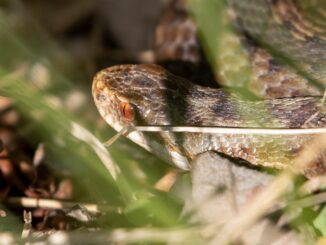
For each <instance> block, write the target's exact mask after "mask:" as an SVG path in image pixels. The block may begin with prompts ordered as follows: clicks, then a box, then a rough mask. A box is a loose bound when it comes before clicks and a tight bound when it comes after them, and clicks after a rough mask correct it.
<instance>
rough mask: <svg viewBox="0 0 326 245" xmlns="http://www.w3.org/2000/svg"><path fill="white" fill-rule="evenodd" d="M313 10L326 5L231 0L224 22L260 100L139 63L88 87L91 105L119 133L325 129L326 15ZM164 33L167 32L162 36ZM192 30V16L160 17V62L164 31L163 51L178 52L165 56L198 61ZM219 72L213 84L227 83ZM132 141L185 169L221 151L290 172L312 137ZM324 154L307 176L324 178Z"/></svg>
mask: <svg viewBox="0 0 326 245" xmlns="http://www.w3.org/2000/svg"><path fill="white" fill-rule="evenodd" d="M316 2H317V3H318V4H319V5H320V6H324V4H323V3H322V1H311V5H309V3H308V2H307V1H303V0H302V1H301V0H286V1H280V0H273V1H272V0H242V1H237V0H228V1H227V4H228V12H229V15H228V16H231V17H230V19H231V21H232V24H233V25H234V26H236V27H235V28H236V30H237V32H238V33H239V38H238V39H237V40H240V41H239V42H238V43H240V44H241V45H242V46H241V48H242V50H244V53H245V55H247V57H248V63H249V66H250V69H251V80H250V81H249V83H248V84H249V86H248V87H249V89H251V91H252V92H253V93H255V94H256V95H257V96H260V97H264V99H254V100H248V99H243V98H241V97H239V96H238V95H237V94H236V93H233V92H232V89H221V88H212V87H207V86H202V85H197V84H194V83H192V82H190V81H189V80H187V79H185V78H183V77H180V76H176V75H173V74H172V73H170V72H169V71H167V70H165V69H164V68H163V67H161V66H158V65H151V64H139V65H118V66H113V67H110V68H107V69H104V70H102V71H100V72H98V73H97V74H96V75H95V77H94V80H93V86H92V93H93V97H94V101H95V104H96V106H97V108H98V110H99V112H100V114H101V116H102V117H103V118H104V119H105V120H106V122H107V123H108V124H109V125H110V126H111V127H113V128H114V129H115V130H116V131H121V130H122V129H124V128H126V126H128V125H129V126H130V125H131V126H196V127H228V128H234V129H237V128H250V129H252V128H254V129H255V128H257V129H259V128H269V129H270V128H272V129H300V128H325V127H326V109H325V108H324V107H323V106H322V105H321V97H320V95H321V92H322V91H323V88H324V86H325V83H326V52H325V48H326V35H325V34H326V26H325V24H324V23H326V22H323V21H322V20H325V19H326V14H325V13H326V12H325V9H322V8H316V6H314V5H313V4H315V3H316ZM173 6H174V9H173V10H172V11H175V13H178V12H182V13H185V12H184V9H183V8H184V7H183V5H180V2H179V1H177V2H176V3H174V4H173ZM310 10H312V11H310ZM309 11H310V12H309ZM317 17H318V18H317ZM177 24H178V25H177ZM180 24H181V25H180ZM166 25H172V27H170V29H164V26H166ZM180 26H181V27H180ZM171 28H172V29H171ZM179 28H180V29H179ZM171 30H172V32H173V33H172V34H171ZM182 31H185V32H182ZM196 32H197V27H196V25H195V23H194V21H193V20H192V19H190V17H188V16H186V15H184V16H182V17H181V18H179V19H177V21H176V20H175V19H173V18H172V19H171V17H170V14H169V13H167V14H165V15H163V18H162V21H161V22H160V24H159V26H158V29H157V35H156V44H157V45H156V47H155V50H156V53H157V57H158V60H159V59H160V57H161V58H162V57H163V58H164V52H162V50H166V48H162V47H164V45H165V43H164V42H165V41H164V40H162V39H160V38H161V37H162V35H163V34H167V33H170V34H171V35H170V39H169V40H168V43H169V44H173V45H174V46H172V48H170V49H169V48H168V50H170V51H169V52H170V53H169V52H168V53H167V57H168V58H174V57H173V56H174V55H175V54H176V53H177V56H178V57H182V59H183V60H186V61H191V62H198V61H200V60H201V59H202V57H201V55H202V51H201V48H200V46H199V45H198V43H197V38H196V37H194V36H193V34H195V33H196ZM190 34H191V35H190ZM232 38H233V37H232ZM165 47H169V46H168V45H165ZM170 47H171V46H170ZM189 51H191V52H190V55H187V53H189ZM162 54H163V56H162ZM163 58H162V59H163ZM165 58H166V57H165ZM222 60H223V59H222ZM231 67H232V64H231ZM223 74H225V72H224V73H223V71H221V70H219V71H218V72H217V73H216V76H217V78H218V80H219V81H221V82H223V83H224V84H227V83H228V82H229V81H228V77H227V76H223ZM128 137H129V138H130V139H131V140H133V141H134V142H136V143H137V144H139V145H141V146H142V147H144V148H145V149H147V150H149V151H151V152H153V153H155V154H157V155H158V156H159V157H161V158H163V159H165V160H167V161H168V162H172V163H174V164H175V165H176V166H177V167H179V168H181V169H185V170H188V169H190V168H191V165H190V161H191V160H192V159H194V158H195V157H196V156H197V155H198V154H200V153H202V152H205V151H217V152H220V153H223V154H226V155H228V156H231V157H235V158H241V159H244V160H247V161H248V162H250V163H251V164H254V165H263V166H268V167H274V168H295V166H293V160H294V158H295V157H297V156H298V155H299V154H300V152H301V151H303V150H304V149H305V147H306V146H307V145H309V144H310V143H311V142H312V141H313V140H315V138H316V137H317V135H316V134H292V135H284V134H282V133H281V132H280V133H279V134H278V135H264V134H261V135H257V134H241V133H240V134H234V133H232V132H230V131H228V132H227V133H201V132H171V131H162V132H141V131H132V132H130V133H129V134H128ZM325 154H326V153H325V151H321V152H318V153H317V155H316V157H315V159H314V160H313V161H312V162H311V163H310V164H309V165H308V167H307V168H306V169H304V171H303V172H304V173H305V174H306V175H308V176H314V175H320V174H324V173H325V170H326V168H325V162H324V161H325V160H324V159H325V156H326V155H325Z"/></svg>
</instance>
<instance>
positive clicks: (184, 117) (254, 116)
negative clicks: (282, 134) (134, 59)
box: [161, 85, 325, 128]
mask: <svg viewBox="0 0 326 245" xmlns="http://www.w3.org/2000/svg"><path fill="white" fill-rule="evenodd" d="M165 94H166V95H167V96H166V97H165V99H163V100H162V101H163V103H162V104H163V105H165V111H166V114H165V115H166V117H165V118H164V119H165V120H166V121H163V123H161V124H163V125H172V126H175V125H178V126H183V125H186V126H216V127H249V128H300V127H302V126H303V125H305V123H306V122H307V120H308V119H309V118H311V117H312V116H313V115H314V114H315V113H316V112H319V114H318V116H317V117H316V119H314V120H312V121H310V124H309V126H310V127H318V126H320V125H319V124H318V123H317V122H320V119H321V118H324V119H325V113H324V112H321V111H319V110H320V108H319V106H318V105H319V98H317V97H300V98H299V97H298V98H283V99H272V100H261V101H247V100H243V99H239V98H238V97H236V96H235V95H232V94H230V93H228V92H227V91H225V90H223V89H213V88H207V87H205V88H204V87H201V86H197V85H196V86H192V87H190V88H183V89H182V91H179V95H177V96H176V95H175V93H174V94H169V93H165Z"/></svg>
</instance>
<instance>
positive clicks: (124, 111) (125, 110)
mask: <svg viewBox="0 0 326 245" xmlns="http://www.w3.org/2000/svg"><path fill="white" fill-rule="evenodd" d="M119 110H120V113H121V115H122V116H123V117H124V118H125V119H126V120H127V121H132V120H134V118H135V113H134V108H133V106H132V105H131V104H129V103H127V102H120V105H119Z"/></svg>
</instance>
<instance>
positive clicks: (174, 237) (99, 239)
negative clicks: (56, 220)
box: [0, 228, 203, 244]
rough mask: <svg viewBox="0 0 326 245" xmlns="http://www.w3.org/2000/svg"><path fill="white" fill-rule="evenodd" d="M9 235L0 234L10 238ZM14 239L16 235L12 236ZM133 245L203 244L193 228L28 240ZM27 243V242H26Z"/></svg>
mask: <svg viewBox="0 0 326 245" xmlns="http://www.w3.org/2000/svg"><path fill="white" fill-rule="evenodd" d="M8 235H9V234H8V233H0V239H1V238H2V236H5V237H8ZM12 237H14V235H12ZM90 239H91V241H92V244H107V243H110V244H111V243H117V244H133V243H139V242H143V243H164V244H203V240H201V239H200V238H199V236H198V233H197V232H196V230H195V229H191V228H176V229H164V228H138V229H130V230H128V229H114V230H112V231H108V232H107V231H92V232H87V231H84V230H83V231H76V232H73V233H72V232H64V231H58V232H55V233H52V234H50V235H44V236H42V237H37V238H33V239H28V240H27V241H30V242H31V244H39V242H42V241H43V242H46V243H49V244H88V243H89V241H90ZM24 241H25V240H24Z"/></svg>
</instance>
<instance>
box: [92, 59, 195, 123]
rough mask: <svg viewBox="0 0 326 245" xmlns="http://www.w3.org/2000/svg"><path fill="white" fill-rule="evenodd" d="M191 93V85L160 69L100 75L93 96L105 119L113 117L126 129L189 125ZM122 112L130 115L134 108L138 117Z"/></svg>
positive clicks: (130, 69)
mask: <svg viewBox="0 0 326 245" xmlns="http://www.w3.org/2000/svg"><path fill="white" fill-rule="evenodd" d="M189 84H190V86H189ZM189 89H191V83H189V82H188V81H184V80H183V79H182V78H179V77H177V76H174V75H172V74H170V73H169V72H167V71H166V70H165V69H163V68H161V67H160V66H157V65H119V66H114V67H110V68H107V69H104V70H102V71H100V72H99V73H98V74H97V75H96V76H95V78H94V82H93V96H94V100H95V103H96V105H97V107H98V109H99V110H100V112H101V111H102V112H101V115H102V116H103V117H105V116H111V119H110V121H115V122H119V123H120V124H122V125H124V124H126V123H129V124H130V123H132V124H134V125H172V124H179V125H180V124H185V121H184V116H185V114H186V111H187V110H188V109H187V102H186V101H185V100H186V99H185V98H187V96H186V95H187V91H188V90H189ZM126 103H127V105H128V106H127V107H126ZM121 108H128V111H129V112H130V111H131V108H132V110H133V111H132V112H133V115H134V116H133V117H131V116H127V117H126V114H128V113H125V112H126V110H121ZM129 109H130V110H129ZM128 115H129V114H128ZM112 117H113V118H112ZM126 118H128V120H125V119H126ZM131 118H132V119H133V120H130V119H131ZM107 121H108V120H107Z"/></svg>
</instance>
